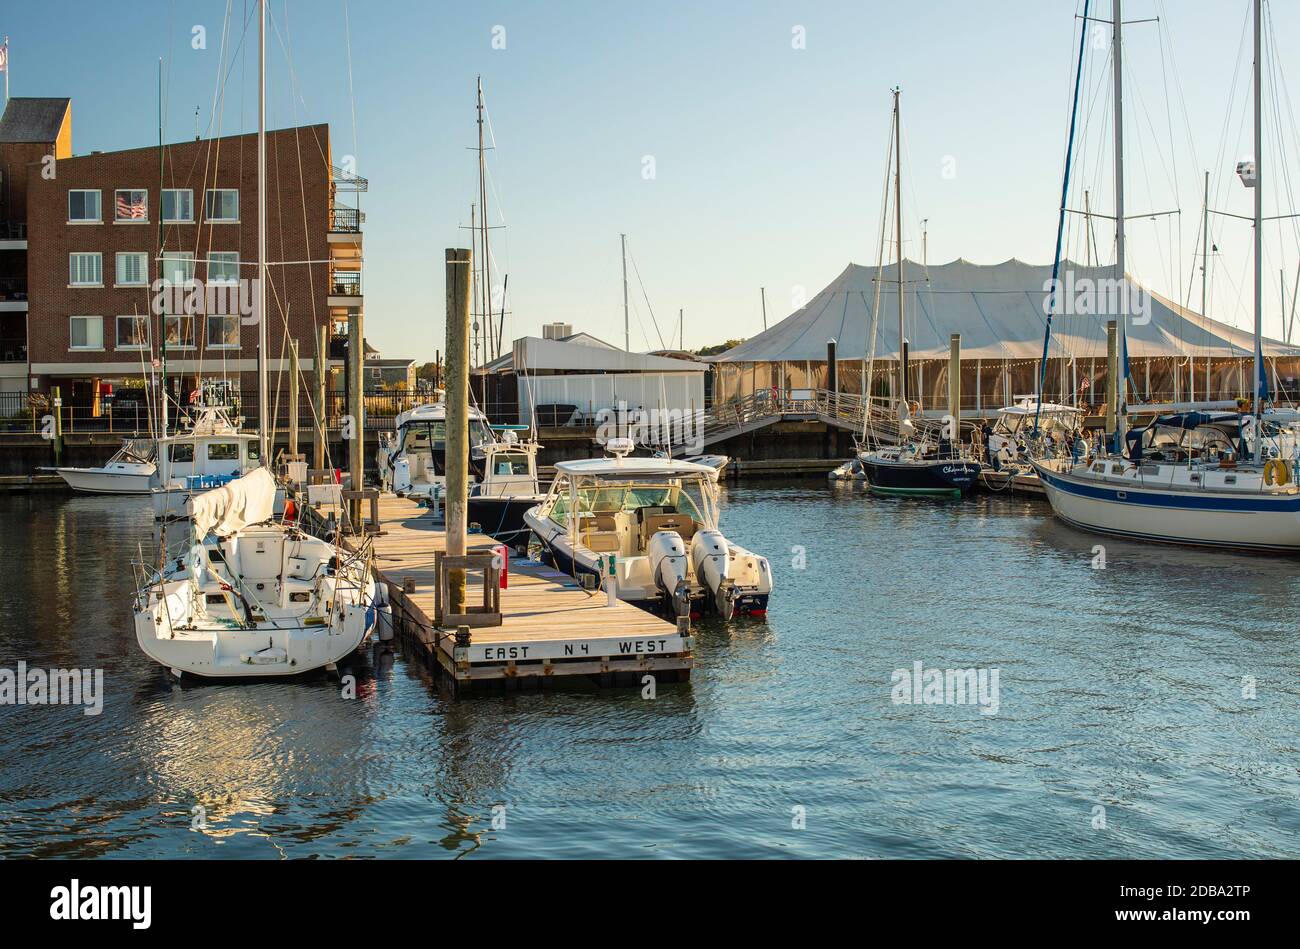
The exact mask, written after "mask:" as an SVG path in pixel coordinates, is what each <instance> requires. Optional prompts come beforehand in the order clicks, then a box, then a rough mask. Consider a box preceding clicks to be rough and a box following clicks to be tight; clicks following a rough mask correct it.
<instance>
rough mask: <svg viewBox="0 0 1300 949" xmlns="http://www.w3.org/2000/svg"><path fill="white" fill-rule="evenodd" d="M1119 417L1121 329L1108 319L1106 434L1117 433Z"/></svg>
mask: <svg viewBox="0 0 1300 949" xmlns="http://www.w3.org/2000/svg"><path fill="white" fill-rule="evenodd" d="M1118 417H1119V329H1118V325H1117V324H1116V322H1115V321H1114V320H1107V321H1106V435H1107V437H1109V436H1112V435H1114V434H1115V429H1116V425H1117V422H1118Z"/></svg>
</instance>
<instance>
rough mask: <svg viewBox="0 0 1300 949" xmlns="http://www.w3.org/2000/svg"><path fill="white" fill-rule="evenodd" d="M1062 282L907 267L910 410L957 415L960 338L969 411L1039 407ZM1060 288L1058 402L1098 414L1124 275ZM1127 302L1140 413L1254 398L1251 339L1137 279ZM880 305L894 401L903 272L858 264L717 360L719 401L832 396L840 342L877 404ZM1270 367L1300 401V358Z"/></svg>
mask: <svg viewBox="0 0 1300 949" xmlns="http://www.w3.org/2000/svg"><path fill="white" fill-rule="evenodd" d="M1051 274H1052V268H1051V266H1050V265H1044V266H1038V265H1034V264H1026V263H1023V262H1021V261H1018V260H1008V261H1006V262H1005V263H1001V264H993V265H987V266H986V265H981V264H973V263H970V262H969V261H966V260H955V261H953V262H952V263H948V264H940V265H937V266H934V265H932V266H928V267H927V266H923V265H922V264H919V263H916V262H913V261H904V263H903V304H904V338H905V339H906V340H907V342H908V354H909V364H910V366H911V372H910V373H909V390H910V391H909V393H908V396H909V398H912V399H920V401H921V402H922V403H923V406H924V407H925V408H939V407H941V406H943V405H944V404H945V403H946V400H947V361H948V354H949V337H950V335H951V334H953V333H958V334H960V335H961V360H962V392H963V400H962V401H963V404H964V406H965V407H969V408H974V407H977V406H978V407H982V408H986V409H987V408H993V407H996V406H999V405H1005V404H1007V403H1008V402H1009V401H1010V400H1011V399H1012V398H1013V397H1016V396H1020V395H1027V394H1030V393H1033V392H1034V391H1035V389H1036V381H1037V377H1038V367H1039V362H1040V358H1041V355H1042V350H1043V328H1044V323H1045V318H1046V317H1045V312H1046V300H1047V292H1046V291H1047V289H1048V288H1049V286H1050V280H1051ZM1060 274H1061V279H1062V284H1061V286H1062V289H1063V292H1062V293H1061V294H1060V298H1061V299H1060V301H1059V302H1058V304H1057V307H1056V310H1055V315H1054V316H1053V318H1052V327H1053V330H1052V340H1051V344H1050V348H1049V350H1048V366H1047V370H1048V371H1047V380H1048V381H1047V386H1046V389H1045V391H1046V393H1047V394H1048V396H1049V397H1050V398H1053V399H1060V400H1069V401H1073V400H1074V397H1075V395H1078V396H1079V398H1080V401H1082V402H1084V403H1096V402H1098V401H1100V400H1101V398H1102V393H1104V392H1105V384H1104V381H1105V375H1106V323H1107V321H1108V320H1110V319H1116V318H1117V317H1116V315H1115V314H1116V313H1118V312H1123V310H1122V309H1121V308H1120V306H1121V305H1120V304H1119V303H1118V298H1119V297H1120V296H1121V293H1120V292H1117V291H1119V290H1120V289H1121V287H1120V286H1119V285H1118V284H1117V282H1116V281H1115V280H1114V279H1113V278H1114V268H1110V267H1092V268H1088V267H1081V266H1078V265H1076V264H1073V263H1070V262H1063V263H1062V266H1061V268H1060ZM1108 290H1110V291H1112V292H1109V293H1108V292H1107V291H1108ZM1127 292H1128V295H1129V300H1130V301H1131V303H1130V305H1129V307H1128V310H1129V312H1130V313H1132V314H1133V315H1131V316H1129V317H1128V318H1127V319H1125V322H1124V325H1125V330H1126V334H1127V341H1128V353H1129V365H1130V385H1131V389H1130V393H1131V399H1133V398H1135V399H1136V400H1139V401H1149V402H1166V401H1179V400H1190V399H1202V400H1203V399H1206V398H1210V399H1227V398H1235V397H1237V396H1242V395H1246V394H1248V393H1249V391H1250V382H1249V380H1250V375H1251V372H1250V366H1251V362H1252V359H1253V351H1254V340H1253V336H1252V335H1251V334H1250V333H1249V332H1246V331H1244V330H1241V329H1238V328H1236V327H1233V326H1229V325H1227V324H1226V323H1220V322H1218V321H1216V320H1212V319H1208V318H1206V317H1204V316H1202V315H1200V314H1199V313H1195V312H1193V311H1191V310H1189V309H1187V308H1185V307H1183V306H1180V305H1179V304H1178V303H1175V302H1174V301H1171V300H1167V299H1165V298H1164V297H1161V296H1160V295H1158V294H1155V293H1151V292H1149V291H1148V290H1146V289H1145V288H1144V287H1142V286H1141V285H1139V284H1138V283H1137V282H1136V281H1134V280H1133V279H1132V277H1129V278H1128V280H1127ZM877 305H878V307H879V318H878V319H877V320H876V338H875V361H874V370H873V372H872V377H873V384H872V390H873V392H875V393H876V394H892V393H893V390H894V388H896V384H897V383H896V379H897V366H898V362H897V360H898V351H899V342H898V340H899V332H898V277H897V265H896V264H890V265H888V266H886V267H884V268H882V269H880V270H879V271H878V270H877V268H875V267H864V266H859V265H857V264H850V265H849V266H848V267H847V268H846V269H845V270H844V272H843V273H841V274H840V275H839V276H838V277H837V278H835V280H834V281H832V282H831V284H830V285H829V286H827V287H826V288H825V289H824V290H822V291H821V292H820V293H818V294H817V295H816V296H814V297H813V298H812V299H811V300H810V301H809V302H808V303H807V304H806V305H805V306H803V307H801V308H800V309H798V310H796V311H795V312H794V313H792V314H790V315H789V316H788V317H786V318H785V319H784V320H782V321H781V322H780V323H777V324H776V325H774V326H772V327H771V328H770V329H768V330H766V331H765V332H763V333H761V334H759V335H757V336H755V337H753V338H752V339H749V340H747V341H746V342H744V343H742V344H741V345H739V346H737V347H735V348H734V349H731V350H729V351H728V352H726V353H723V354H722V355H720V356H718V357H716V358H715V360H714V362H715V364H716V371H717V386H716V395H715V401H723V400H728V399H735V398H743V397H745V396H747V395H749V394H751V393H753V392H755V391H757V390H761V389H771V388H777V389H785V390H790V389H799V388H825V386H826V381H827V372H826V366H827V361H826V360H827V345H826V344H827V342H828V341H829V340H832V339H833V340H835V342H836V363H837V365H838V388H839V390H840V391H841V392H851V393H862V392H865V390H866V378H865V377H866V373H865V371H864V367H865V366H866V365H867V361H868V359H869V358H870V356H871V346H870V340H869V336H870V329H871V324H872V319H871V314H872V309H873V307H875V306H877ZM1148 317H1149V318H1148ZM1264 354H1265V361H1266V366H1267V368H1268V371H1269V379H1270V382H1271V383H1272V384H1273V385H1274V387H1275V388H1276V389H1278V390H1279V391H1280V392H1281V393H1283V394H1287V395H1292V396H1294V395H1295V393H1296V389H1297V378H1298V377H1300V346H1290V345H1286V344H1284V343H1281V342H1278V341H1276V340H1265V342H1264ZM977 380H978V385H977V384H976V381H977ZM1207 393H1208V394H1207Z"/></svg>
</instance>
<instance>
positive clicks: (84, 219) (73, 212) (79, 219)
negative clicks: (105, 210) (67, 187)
mask: <svg viewBox="0 0 1300 949" xmlns="http://www.w3.org/2000/svg"><path fill="white" fill-rule="evenodd" d="M99 220H100V218H99V192H98V191H69V192H68V223H69V224H88V223H89V224H98V223H99Z"/></svg>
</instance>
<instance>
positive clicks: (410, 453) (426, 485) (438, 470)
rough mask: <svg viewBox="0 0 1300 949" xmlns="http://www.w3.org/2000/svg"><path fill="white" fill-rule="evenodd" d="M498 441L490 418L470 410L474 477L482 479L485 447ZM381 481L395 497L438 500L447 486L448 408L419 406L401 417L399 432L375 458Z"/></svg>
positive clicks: (435, 404) (385, 440) (436, 404)
mask: <svg viewBox="0 0 1300 949" xmlns="http://www.w3.org/2000/svg"><path fill="white" fill-rule="evenodd" d="M494 441H495V439H494V438H493V435H492V429H491V427H490V426H489V425H488V421H487V416H486V415H484V414H483V413H482V412H480V411H479V410H478V409H475V408H473V407H471V408H470V409H469V444H470V460H469V467H470V473H471V475H474V476H476V477H478V478H481V477H482V475H483V473H484V469H483V458H484V454H483V446H484V445H488V444H491V443H493V442H494ZM375 463H376V466H377V467H378V469H379V480H380V483H381V484H383V485H384V486H385V487H386V488H388V489H390V490H392V491H393V492H394V493H395V494H400V495H403V496H409V497H427V498H435V499H436V498H438V497H440V496H441V495H443V494H445V493H446V487H447V406H446V405H445V404H444V403H443V402H431V403H429V404H427V405H417V406H416V407H415V408H413V409H409V410H407V411H405V412H403V413H402V414H401V415H399V416H397V422H396V426H395V431H394V432H393V434H391V435H388V436H386V437H384V438H383V440H382V441H381V442H380V444H379V451H378V453H377V454H376V456H375Z"/></svg>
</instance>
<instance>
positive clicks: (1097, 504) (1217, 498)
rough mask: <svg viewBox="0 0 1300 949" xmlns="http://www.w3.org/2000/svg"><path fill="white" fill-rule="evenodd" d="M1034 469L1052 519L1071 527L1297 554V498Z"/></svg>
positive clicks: (1299, 524) (1299, 508)
mask: <svg viewBox="0 0 1300 949" xmlns="http://www.w3.org/2000/svg"><path fill="white" fill-rule="evenodd" d="M1034 469H1035V471H1036V472H1037V473H1038V478H1039V481H1040V483H1041V484H1042V486H1043V489H1044V491H1045V492H1046V493H1047V499H1048V501H1049V502H1050V503H1051V505H1052V510H1053V511H1054V512H1055V514H1056V516H1057V517H1059V518H1060V519H1061V520H1063V521H1065V522H1066V523H1068V524H1071V525H1073V526H1074V527H1078V528H1081V529H1083V530H1087V531H1092V532H1094V533H1099V534H1108V535H1112V536H1116V537H1130V538H1133V539H1135V540H1145V541H1155V542H1158V543H1166V544H1185V545H1190V546H1199V547H1224V548H1231V549H1236V550H1258V551H1263V552H1284V553H1300V494H1266V493H1260V494H1254V493H1247V492H1241V493H1239V494H1227V493H1219V492H1214V491H1203V492H1202V491H1154V490H1144V489H1142V488H1139V487H1130V486H1127V485H1126V486H1122V487H1121V486H1110V485H1106V484H1098V483H1091V482H1089V481H1088V480H1087V479H1083V478H1079V477H1076V476H1074V475H1071V474H1066V473H1063V472H1058V471H1053V470H1051V469H1050V468H1046V467H1044V466H1042V465H1040V464H1037V463H1035V464H1034Z"/></svg>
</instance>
